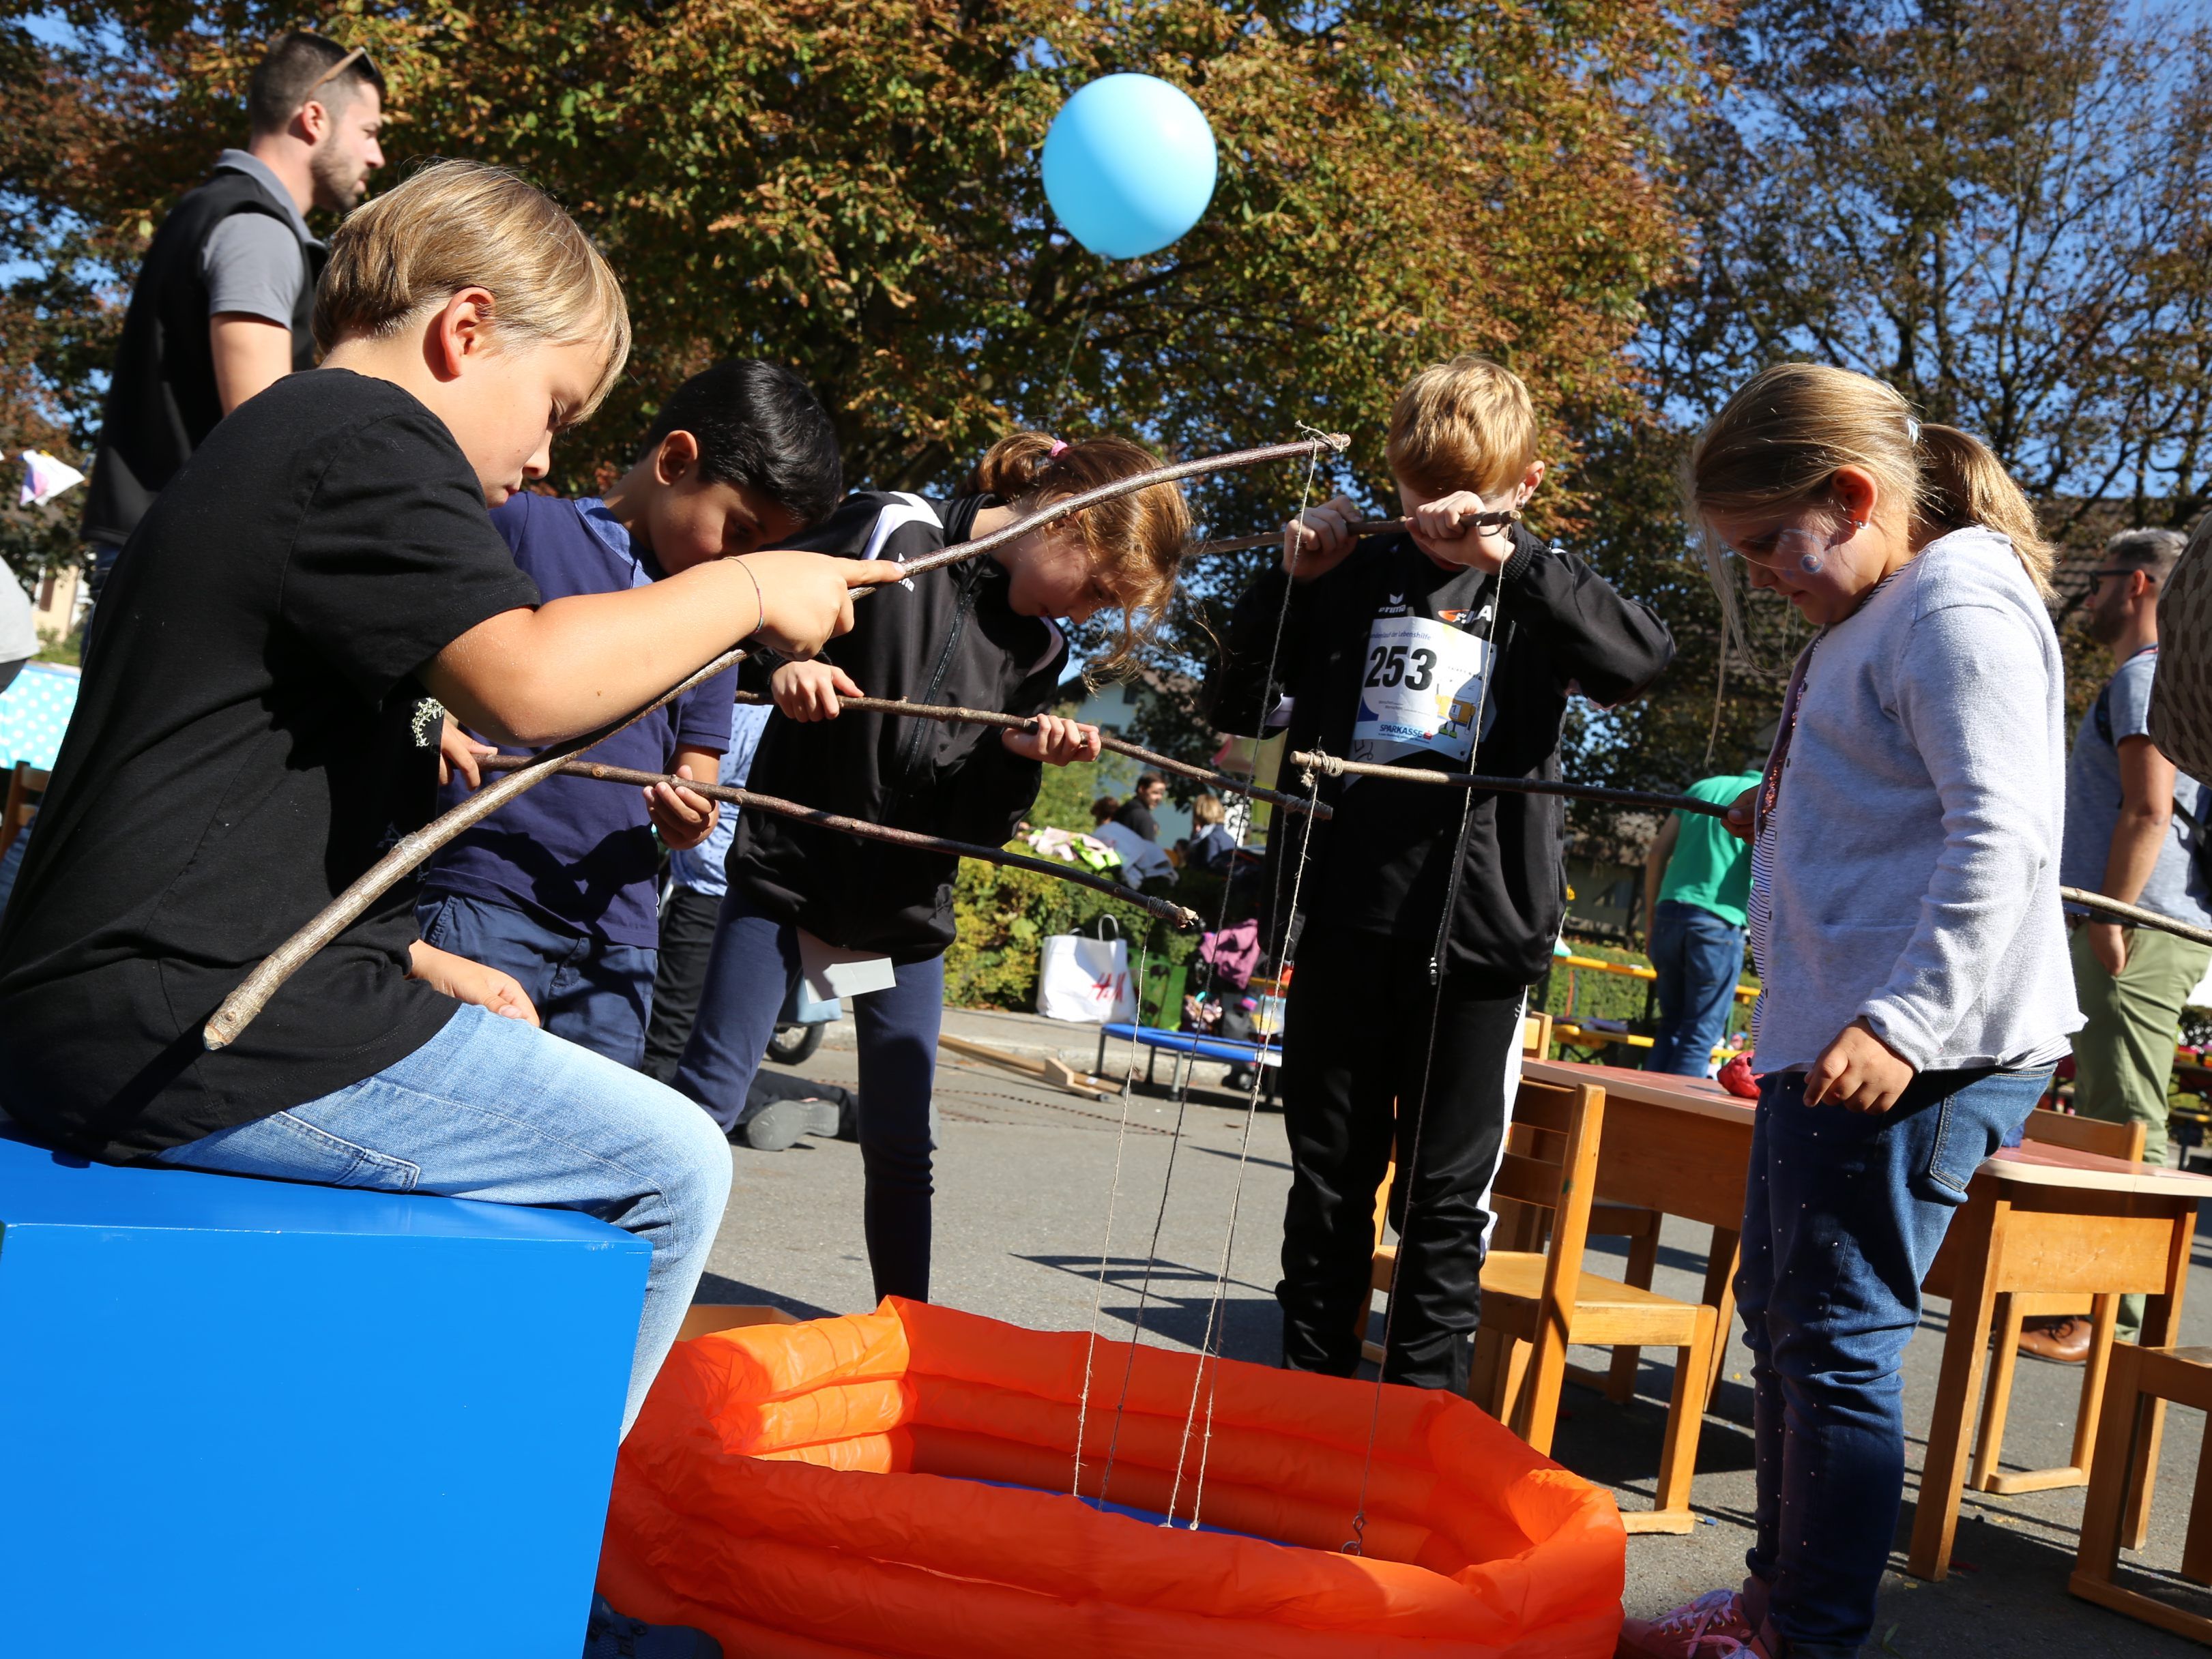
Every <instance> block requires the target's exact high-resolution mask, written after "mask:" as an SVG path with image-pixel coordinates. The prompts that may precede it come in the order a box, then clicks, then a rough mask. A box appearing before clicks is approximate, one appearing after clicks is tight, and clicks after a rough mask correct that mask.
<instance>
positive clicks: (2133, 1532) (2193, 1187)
mask: <svg viewBox="0 0 2212 1659" xmlns="http://www.w3.org/2000/svg"><path fill="white" fill-rule="evenodd" d="M2206 1197H2212V1181H2208V1180H2207V1179H2205V1178H2204V1177H2203V1176H2195V1175H2184V1174H2182V1173H2181V1172H2180V1171H2179V1170H2165V1169H2159V1168H2156V1167H2154V1166H2150V1165H2146V1164H2130V1163H2128V1162H2126V1161H2125V1160H2124V1159H2122V1158H2100V1157H2098V1156H2097V1155H2096V1154H2095V1153H2093V1152H2073V1151H2071V1150H2069V1149H2066V1148H2063V1147H2057V1146H2044V1145H2041V1144H2039V1143H2036V1142H2033V1141H2031V1142H2030V1143H2029V1144H2028V1145H2027V1146H2012V1147H2008V1148H2006V1149H2005V1150H2004V1151H2003V1152H1999V1153H1998V1154H1997V1155H1996V1157H1995V1158H1990V1159H1989V1160H1988V1161H1987V1162H1985V1163H1984V1164H1983V1165H1982V1167H1981V1168H1980V1169H1979V1170H1976V1171H1975V1173H1974V1179H1973V1182H1972V1185H1971V1186H1970V1187H1969V1188H1967V1195H1966V1207H1965V1208H1964V1209H1962V1210H1960V1212H1959V1213H1958V1215H1957V1216H1956V1217H1955V1218H1954V1219H1953V1220H1952V1223H1951V1231H1949V1233H1948V1234H1947V1235H1946V1236H1945V1237H1944V1240H1943V1248H1942V1249H1941V1250H1940V1251H1938V1252H1937V1253H1936V1263H1935V1266H1934V1267H1931V1268H1930V1269H1929V1273H1928V1278H1927V1281H1926V1288H1927V1289H1928V1290H1929V1291H1932V1292H1933V1293H1935V1294H1936V1295H1937V1296H1942V1297H1949V1298H1950V1303H1951V1325H1950V1329H1949V1330H1948V1332H1947V1333H1946V1334H1945V1336H1944V1339H1943V1368H1942V1371H1941V1373H1940V1374H1939V1375H1938V1376H1937V1379H1936V1411H1935V1416H1934V1419H1933V1420H1932V1421H1931V1422H1930V1424H1929V1430H1928V1456H1927V1461H1926V1462H1925V1464H1924V1465H1923V1468H1922V1470H1921V1474H1920V1504H1919V1508H1918V1510H1917V1511H1916V1512H1915V1514H1914V1516H1913V1521H1912V1547H1911V1553H1910V1554H1909V1555H1908V1557H1907V1559H1906V1564H1905V1565H1906V1566H1907V1568H1908V1569H1909V1570H1910V1571H1912V1572H1914V1573H1916V1574H1917V1575H1918V1576H1919V1577H1923V1578H1941V1577H1943V1575H1944V1573H1945V1572H1946V1571H1948V1568H1949V1565H1950V1561H1951V1537H1952V1534H1953V1533H1954V1530H1956V1528H1957V1527H1958V1522H1959V1494H1960V1489H1961V1488H1962V1486H1964V1485H1965V1480H1966V1465H1967V1459H1968V1455H1969V1452H1970V1449H1971V1448H1970V1444H1969V1442H1970V1439H1971V1435H1972V1419H1973V1415H1974V1403H1975V1397H1976V1395H1978V1394H1979V1393H1980V1391H1981V1385H1982V1372H1983V1367H1984V1365H1986V1364H1988V1361H1989V1334H1990V1319H1991V1317H1992V1316H1993V1315H1994V1313H1995V1311H1996V1302H1997V1298H1998V1297H2000V1296H2006V1295H2010V1294H2012V1293H2014V1292H2016V1291H2065V1292H2078V1293H2079V1294H2081V1296H2083V1297H2116V1296H2118V1295H2120V1294H2123V1293H2126V1292H2131V1291H2139V1292H2142V1294H2143V1295H2144V1296H2145V1297H2146V1300H2145V1302H2144V1304H2143V1325H2142V1337H2141V1340H2142V1343H2143V1345H2144V1346H2147V1347H2153V1348H2166V1347H2172V1346H2174V1345H2175V1343H2176V1342H2178V1341H2179V1339H2180V1334H2181V1300H2182V1293H2183V1291H2185V1289H2186V1288H2187V1286H2188V1283H2189V1253H2190V1243H2191V1240H2192V1239H2193V1237H2195V1235H2196V1231H2197V1203H2198V1201H2199V1200H2202V1199H2204V1198H2206ZM2111 1318H2112V1304H2106V1307H2105V1308H2104V1309H2102V1310H2100V1322H2102V1323H2107V1324H2108V1323H2109V1322H2110V1320H2111ZM2103 1391H2104V1376H2103V1375H2102V1371H2101V1368H2100V1370H2097V1371H2095V1372H2093V1373H2091V1374H2090V1375H2089V1376H2087V1377H2086V1378H2085V1380H2084V1386H2083V1398H2082V1408H2081V1410H2082V1415H2081V1421H2080V1422H2079V1423H2078V1424H2077V1425H2076V1428H2075V1452H2074V1458H2075V1461H2074V1462H2073V1463H2072V1464H2071V1465H2068V1466H2066V1467H2064V1468H2058V1469H2051V1470H2041V1471H2038V1473H2037V1475H2036V1477H2034V1478H2033V1479H2032V1480H2027V1481H2022V1480H2020V1479H2019V1478H2017V1477H2015V1480H2013V1481H2011V1482H2008V1485H2010V1486H2011V1487H2012V1489H2013V1490H2015V1491H2034V1490H2042V1489H2045V1488H2048V1487H2051V1486H2080V1485H2081V1484H2083V1483H2084V1482H2085V1481H2087V1479H2088V1463H2089V1447H2090V1437H2091V1436H2092V1435H2093V1434H2094V1433H2095V1431H2096V1419H2097V1410H2098V1407H2099V1404H2100V1401H2101V1397H2102V1395H2103ZM1992 1403H1993V1404H1994V1405H1995V1406H1996V1409H1995V1410H1992V1411H1990V1412H1989V1413H1987V1420H1986V1421H1985V1424H1984V1431H1983V1440H1984V1443H1988V1444H1989V1446H1990V1453H1989V1455H1988V1456H1987V1457H1986V1458H1985V1459H1984V1461H1985V1462H1990V1463H1994V1462H1995V1448H1994V1440H1995V1437H1996V1436H2001V1435H2002V1432H2003V1426H2004V1424H2003V1415H2002V1401H1996V1402H1992ZM2163 1417H2164V1413H2163V1407H2162V1406H2161V1407H2157V1408H2154V1410H2153V1412H2152V1413H2151V1416H2150V1420H2149V1423H2148V1426H2147V1427H2146V1428H2145V1430H2144V1431H2143V1433H2142V1437H2141V1438H2140V1439H2139V1440H2138V1441H2137V1443H2136V1462H2137V1466H2138V1476H2139V1477H2140V1474H2141V1471H2142V1469H2144V1468H2148V1467H2150V1466H2151V1465H2153V1464H2154V1463H2155V1462H2156V1461H2157V1457H2158V1442H2159V1433H2160V1427H2161V1426H2162V1423H2163ZM2149 1491H2150V1483H2149V1482H2148V1480H2140V1478H2139V1480H2138V1492H2139V1497H2138V1498H2137V1501H2136V1504H2134V1505H2133V1507H2132V1508H2131V1509H2130V1512H2129V1515H2128V1517H2127V1522H2126V1526H2125V1536H2126V1538H2127V1540H2128V1547H2129V1548H2130V1549H2139V1548H2141V1547H2142V1542H2143V1540H2144V1538H2145V1537H2146V1535H2147V1531H2148V1524H2149Z"/></svg>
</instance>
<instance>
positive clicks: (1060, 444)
mask: <svg viewBox="0 0 2212 1659" xmlns="http://www.w3.org/2000/svg"><path fill="white" fill-rule="evenodd" d="M1066 447H1067V445H1066V442H1065V441H1063V440H1061V439H1059V438H1054V440H1053V441H1052V447H1051V448H1050V449H1048V450H1046V451H1045V453H1044V458H1045V459H1047V460H1050V459H1053V457H1054V456H1055V455H1057V454H1059V453H1060V451H1061V450H1063V449H1065V448H1066Z"/></svg>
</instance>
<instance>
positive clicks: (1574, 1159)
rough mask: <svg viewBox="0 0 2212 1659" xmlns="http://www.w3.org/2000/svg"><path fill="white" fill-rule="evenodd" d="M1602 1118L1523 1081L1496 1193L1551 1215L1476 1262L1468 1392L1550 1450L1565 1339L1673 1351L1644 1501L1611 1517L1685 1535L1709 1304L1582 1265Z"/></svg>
mask: <svg viewBox="0 0 2212 1659" xmlns="http://www.w3.org/2000/svg"><path fill="white" fill-rule="evenodd" d="M1604 1125H1605V1091H1603V1090H1601V1089H1598V1088H1595V1087H1592V1086H1591V1085H1588V1084H1579V1085H1575V1086H1573V1087H1571V1088H1570V1087H1566V1086H1565V1085H1558V1084H1549V1083H1537V1082H1534V1081H1531V1080H1528V1079H1523V1080H1522V1085H1521V1091H1520V1094H1519V1096H1518V1097H1516V1100H1515V1102H1514V1108H1513V1126H1512V1133H1511V1135H1510V1141H1509V1148H1508V1150H1507V1152H1506V1153H1505V1155H1504V1158H1503V1159H1501V1160H1500V1162H1499V1164H1498V1176H1497V1181H1496V1182H1495V1188H1494V1189H1495V1190H1496V1191H1497V1192H1498V1193H1499V1194H1502V1195H1504V1196H1506V1197H1510V1198H1513V1199H1516V1200H1518V1201H1519V1202H1521V1203H1522V1204H1524V1205H1528V1206H1532V1207H1535V1208H1540V1209H1542V1210H1546V1211H1548V1212H1550V1217H1549V1218H1550V1226H1549V1230H1548V1231H1549V1234H1550V1243H1549V1246H1548V1248H1547V1249H1544V1250H1542V1251H1541V1252H1540V1251H1528V1250H1510V1249H1492V1251H1491V1252H1490V1255H1489V1257H1488V1259H1487V1260H1486V1261H1485V1262H1484V1263H1483V1268H1482V1327H1481V1329H1480V1333H1479V1334H1477V1336H1476V1338H1475V1347H1474V1368H1473V1373H1472V1376H1471V1377H1470V1379H1469V1387H1468V1392H1469V1394H1470V1395H1472V1396H1473V1397H1474V1402H1475V1404H1477V1405H1478V1406H1480V1407H1483V1408H1484V1409H1486V1411H1488V1412H1490V1413H1492V1415H1493V1416H1495V1417H1497V1418H1498V1419H1499V1420H1500V1421H1501V1422H1504V1423H1505V1424H1507V1425H1508V1426H1510V1428H1511V1429H1512V1430H1513V1431H1514V1432H1515V1433H1516V1434H1517V1435H1519V1436H1520V1437H1522V1439H1523V1440H1525V1441H1527V1442H1528V1444H1529V1445H1530V1446H1531V1447H1533V1448H1534V1449H1536V1450H1537V1451H1539V1452H1542V1453H1546V1454H1547V1455H1548V1454H1549V1452H1550V1451H1551V1448H1552V1435H1553V1429H1554V1428H1555V1427H1556V1426H1557V1424H1558V1421H1559V1389H1560V1387H1561V1385H1562V1384H1563V1383H1565V1380H1566V1374H1567V1348H1568V1346H1570V1345H1571V1344H1583V1345H1589V1346H1597V1347H1616V1346H1621V1345H1624V1344H1634V1345H1636V1346H1639V1347H1642V1346H1652V1347H1669V1348H1674V1349H1675V1350H1677V1353H1676V1358H1675V1364H1674V1394H1673V1398H1672V1399H1671V1401H1669V1402H1668V1408H1667V1432H1666V1440H1665V1445H1664V1449H1663V1450H1662V1453H1661V1455H1660V1464H1659V1480H1658V1493H1657V1500H1656V1504H1654V1506H1653V1508H1651V1509H1650V1510H1644V1511H1640V1512H1637V1513H1632V1514H1627V1515H1624V1516H1621V1524H1622V1525H1623V1526H1625V1527H1626V1528H1627V1529H1628V1530H1629V1531H1631V1532H1677V1533H1680V1532H1688V1531H1690V1530H1691V1529H1692V1528H1694V1527H1695V1526H1696V1525H1697V1517H1696V1516H1694V1515H1692V1513H1691V1511H1690V1477H1691V1474H1692V1472H1693V1470H1694V1469H1695V1468H1696V1465H1697V1455H1698V1433H1699V1428H1700V1427H1701V1426H1702V1424H1703V1419H1704V1416H1705V1389H1706V1386H1707V1380H1708V1377H1709V1376H1710V1374H1711V1366H1712V1347H1713V1339H1714V1331H1715V1321H1714V1316H1713V1310H1712V1309H1711V1308H1710V1307H1708V1306H1706V1305H1705V1304H1703V1303H1694V1302H1678V1301H1676V1300H1674V1298H1673V1297H1665V1296H1660V1295H1657V1294H1656V1293H1655V1292H1653V1291H1649V1290H1644V1289H1640V1288H1638V1286H1636V1285H1627V1284H1624V1283H1622V1282H1621V1281H1620V1280H1618V1279H1607V1278H1604V1277H1602V1276H1601V1275H1599V1274H1596V1273H1589V1272H1586V1271H1585V1270H1584V1268H1583V1246H1584V1245H1585V1243H1587V1242H1588V1239H1589V1218H1590V1209H1591V1204H1590V1193H1591V1188H1592V1187H1593V1185H1594V1183H1595V1180H1596V1176H1597V1155H1598V1145H1599V1142H1600V1140H1601V1138H1602V1135H1603V1133H1604Z"/></svg>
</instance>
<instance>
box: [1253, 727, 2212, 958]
mask: <svg viewBox="0 0 2212 1659" xmlns="http://www.w3.org/2000/svg"><path fill="white" fill-rule="evenodd" d="M1291 764H1292V765H1293V766H1297V767H1303V768H1304V769H1306V770H1307V771H1309V772H1319V773H1322V774H1323V775H1326V776H1328V777H1333V778H1334V777H1360V778H1396V779H1398V780H1400V781H1401V782H1405V783H1440V784H1444V785H1447V786H1449V787H1453V788H1458V789H1489V790H1494V791H1496V792H1498V793H1500V794H1516V795H1565V796H1566V797H1567V798H1568V799H1571V800H1595V801H1606V802H1609V803H1610V804H1612V805H1615V806H1645V807H1650V808H1652V809H1654V810H1655V811H1663V812H1696V813H1700V814H1702V815H1703V816H1705V817H1709V818H1725V817H1727V816H1728V812H1729V802H1727V801H1710V800H1699V799H1697V798H1696V797H1695V796H1693V795H1662V794H1655V793H1652V792H1651V791H1650V790H1645V789H1602V788H1600V787H1598V786H1597V785H1595V784H1592V783H1554V782H1551V781H1547V780H1545V779H1542V778H1486V777H1482V776H1480V775H1477V774H1475V773H1473V772H1432V771H1429V770H1427V769H1424V768H1421V767H1418V766H1377V765H1375V764H1373V763H1370V762H1367V761H1348V760H1339V759H1338V758H1337V757H1335V756H1334V755H1325V754H1322V752H1321V751H1319V750H1299V751H1298V752H1297V753H1296V754H1294V755H1292V756H1291ZM2058 896H2059V898H2060V899H2061V900H2062V901H2063V902H2065V903H2068V904H2078V905H2080V906H2081V908H2083V909H2085V910H2094V911H2096V912H2098V913H2099V914H2100V915H2106V916H2110V917H2111V918H2112V920H2113V921H2126V922H2132V923H2134V924H2135V925H2136V927H2151V928H2155V929H2156V930H2157V931H2158V932H2160V933H2172V934H2173V935H2174V936H2175V937H2176V938H2178V939H2188V940H2190V941H2191V942H2192V943H2194V944H2197V945H2212V930H2208V929H2205V928H2203V927H2191V926H2190V925H2189V924H2188V923H2187V922H2185V921H2174V920H2173V918H2172V917H2171V916H2162V915H2159V914H2158V912H2157V911H2155V910H2146V909H2144V908H2142V907H2141V906H2140V905H2135V904H2123V903H2121V902H2120V901H2119V900H2118V899H2112V898H2106V896H2104V895H2103V894H2102V893H2085V892H2083V891H2082V890H2081V889H2080V888H2078V887H2062V888H2060V889H2059V890H2058Z"/></svg>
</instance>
